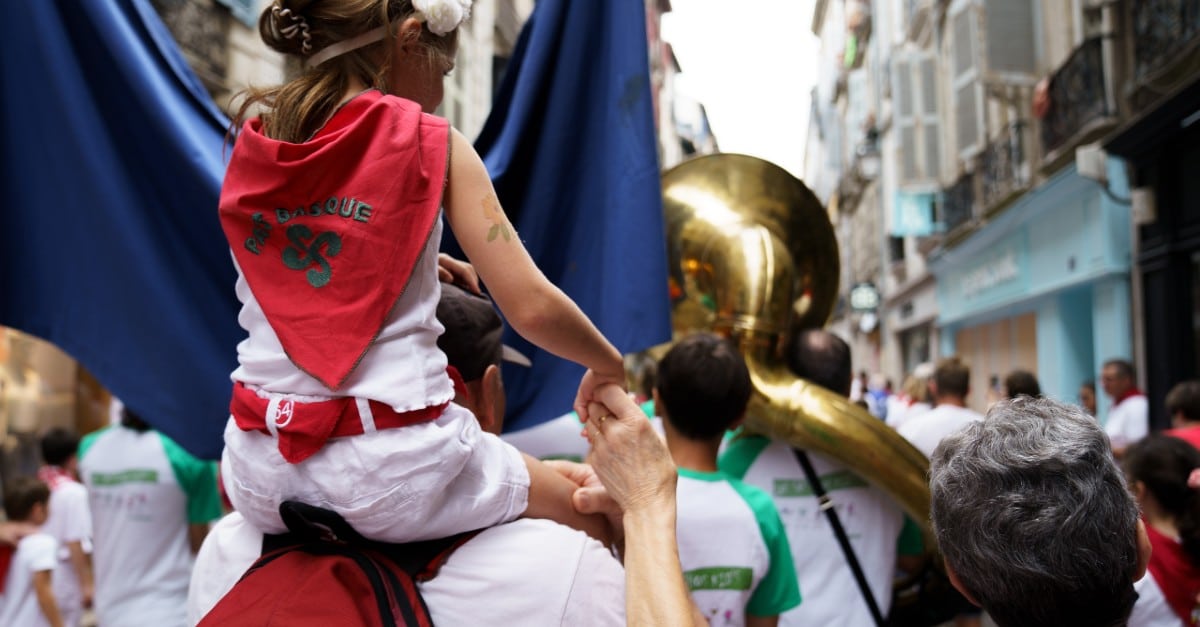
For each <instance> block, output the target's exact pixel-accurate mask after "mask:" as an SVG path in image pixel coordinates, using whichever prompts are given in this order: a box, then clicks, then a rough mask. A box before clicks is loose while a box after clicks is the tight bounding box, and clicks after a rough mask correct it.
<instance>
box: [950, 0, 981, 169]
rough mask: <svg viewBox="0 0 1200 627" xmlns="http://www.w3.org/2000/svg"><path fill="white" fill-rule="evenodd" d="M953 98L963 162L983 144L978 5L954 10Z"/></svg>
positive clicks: (963, 4) (960, 5) (958, 4)
mask: <svg viewBox="0 0 1200 627" xmlns="http://www.w3.org/2000/svg"><path fill="white" fill-rule="evenodd" d="M950 32H951V36H952V41H951V48H950V70H951V77H952V78H951V95H952V99H953V108H954V130H955V133H954V137H955V147H956V148H957V149H958V156H959V158H961V159H967V158H970V157H971V156H972V155H974V154H975V153H976V152H978V151H979V149H980V148H981V147H982V145H983V105H984V102H983V84H982V82H981V81H980V72H979V59H980V55H979V46H978V42H979V14H978V6H977V5H976V4H975V3H974V2H969V1H964V2H956V3H955V4H954V5H953V6H952V7H951V13H950Z"/></svg>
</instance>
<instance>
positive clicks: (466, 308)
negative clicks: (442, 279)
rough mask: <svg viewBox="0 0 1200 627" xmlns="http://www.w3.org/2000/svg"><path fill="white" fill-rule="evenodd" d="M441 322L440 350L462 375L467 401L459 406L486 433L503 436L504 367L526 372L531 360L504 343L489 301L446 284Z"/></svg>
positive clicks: (438, 312) (498, 317)
mask: <svg viewBox="0 0 1200 627" xmlns="http://www.w3.org/2000/svg"><path fill="white" fill-rule="evenodd" d="M437 317H438V321H440V322H441V323H442V326H444V327H446V332H445V333H443V334H442V335H441V337H439V338H438V348H440V349H441V350H442V352H443V353H445V354H446V359H447V361H448V362H449V364H450V365H451V366H453V367H454V369H455V370H458V373H459V374H460V375H462V378H463V382H464V383H465V384H466V387H467V392H468V395H469V398H458V399H456V400H457V401H458V402H459V404H461V405H463V406H465V407H466V408H467V409H470V410H471V412H472V413H474V414H475V417H476V418H478V419H479V424H480V426H481V427H482V428H483V429H484V430H485V431H490V432H492V433H500V429H501V427H502V426H503V423H504V409H505V401H506V398H505V395H504V381H503V380H502V379H501V378H500V362H501V361H511V362H513V363H519V364H521V365H525V366H528V365H529V360H528V359H526V358H525V357H524V356H523V355H521V354H520V353H518V352H517V351H515V350H513V349H511V348H509V347H507V346H504V344H502V343H501V341H500V336H501V334H503V332H504V325H503V323H501V321H500V316H499V315H498V314H497V313H496V309H495V308H494V307H492V302H491V301H490V300H488V299H487V298H486V297H483V296H478V295H475V294H472V293H470V292H467V291H466V290H464V289H462V288H460V287H458V286H456V285H452V284H448V283H443V284H442V298H441V300H440V301H438V309H437Z"/></svg>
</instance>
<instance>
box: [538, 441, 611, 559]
mask: <svg viewBox="0 0 1200 627" xmlns="http://www.w3.org/2000/svg"><path fill="white" fill-rule="evenodd" d="M542 463H544V464H546V465H547V466H549V467H550V468H552V469H554V471H555V472H557V473H558V474H560V475H562V476H564V477H566V478H567V479H570V480H571V482H573V483H574V484H575V485H577V486H579V488H578V489H576V490H575V494H574V495H572V498H571V503H572V504H573V505H574V506H575V510H576V511H578V512H579V513H580V514H600V515H602V516H604V517H605V518H606V519H607V520H608V524H609V526H611V527H612V532H613V542H614V543H615V544H617V546H620V545H621V541H622V540H623V539H624V536H625V533H624V528H623V525H622V524H621V515H622V514H623V512H622V511H621V507H620V506H619V505H617V502H616V501H614V500H613V498H612V497H611V496H609V495H608V490H607V489H605V488H604V484H603V483H601V482H600V477H599V476H598V475H597V474H596V469H594V468H592V467H591V466H590V465H588V464H580V463H578V462H572V461H567V460H565V459H553V460H546V461H544V462H542Z"/></svg>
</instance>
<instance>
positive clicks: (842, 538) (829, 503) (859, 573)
mask: <svg viewBox="0 0 1200 627" xmlns="http://www.w3.org/2000/svg"><path fill="white" fill-rule="evenodd" d="M792 452H794V453H795V454H796V461H798V462H800V467H801V468H803V469H804V476H805V477H808V485H810V486H812V489H813V493H815V494H816V495H817V499H818V500H819V501H820V503H821V509H822V510H825V515H826V516H827V517H828V518H829V526H830V527H833V535H834V536H835V537H836V538H837V541H838V544H839V545H840V546H841V547H842V553H843V554H844V555H845V556H846V564H848V565H849V566H850V572H852V573H854V581H855V582H857V583H858V589H859V591H860V592H862V596H863V600H864V601H866V602H867V609H869V610H871V618H872V619H874V620H875V625H876V626H877V627H883V625H884V621H883V613H882V612H880V611H879V604H878V603H876V602H875V595H874V594H873V593H872V592H871V586H869V585H867V576H866V575H864V574H863V569H862V565H861V564H859V563H858V556H857V555H855V554H854V547H853V546H850V538H849V537H847V536H846V529H845V528H844V527H842V519H841V518H839V517H838V515H837V508H835V507H834V506H833V499H831V498H829V495H828V494H827V493H826V492H825V486H823V485H821V478H820V477H818V476H817V471H816V470H815V469H813V466H812V462H811V461H809V459H808V453H805V452H804V451H802V450H800V449H798V448H796V449H792Z"/></svg>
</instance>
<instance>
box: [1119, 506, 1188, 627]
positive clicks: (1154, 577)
mask: <svg viewBox="0 0 1200 627" xmlns="http://www.w3.org/2000/svg"><path fill="white" fill-rule="evenodd" d="M1146 535H1147V536H1149V538H1150V546H1151V548H1152V549H1153V552H1152V553H1151V555H1150V567H1149V569H1148V571H1147V573H1146V576H1145V577H1143V578H1142V579H1141V580H1140V581H1138V582H1137V583H1136V584H1135V588H1136V589H1137V591H1138V600H1137V603H1136V604H1135V605H1134V606H1133V613H1132V614H1131V615H1130V617H1129V625H1130V627H1160V626H1161V627H1168V626H1170V627H1175V626H1178V625H1185V626H1191V627H1195V626H1198V625H1200V603H1197V602H1196V596H1197V594H1200V568H1198V567H1197V566H1196V565H1195V564H1193V563H1192V560H1191V559H1190V558H1189V557H1188V555H1187V554H1186V553H1184V551H1183V545H1181V544H1180V543H1179V541H1178V540H1176V539H1174V538H1169V537H1167V536H1166V535H1163V534H1162V533H1161V532H1160V531H1158V530H1157V529H1155V528H1154V527H1152V526H1151V525H1149V524H1147V525H1146Z"/></svg>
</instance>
